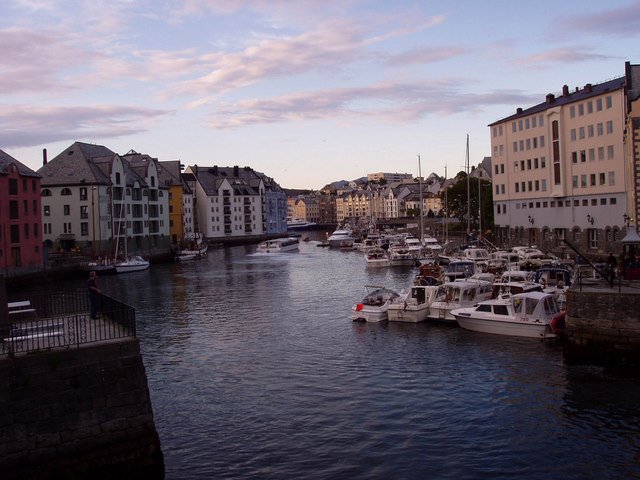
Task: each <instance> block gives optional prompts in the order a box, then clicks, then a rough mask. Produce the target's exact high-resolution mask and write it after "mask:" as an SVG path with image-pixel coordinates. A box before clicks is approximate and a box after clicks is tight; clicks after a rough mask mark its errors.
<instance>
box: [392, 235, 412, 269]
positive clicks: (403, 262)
mask: <svg viewBox="0 0 640 480" xmlns="http://www.w3.org/2000/svg"><path fill="white" fill-rule="evenodd" d="M388 253H389V264H390V265H391V266H392V267H399V266H411V265H413V264H414V263H415V258H414V256H413V254H412V252H411V250H410V249H409V247H408V246H407V244H406V242H405V241H404V239H400V240H396V241H395V242H393V243H392V244H391V245H389V250H388Z"/></svg>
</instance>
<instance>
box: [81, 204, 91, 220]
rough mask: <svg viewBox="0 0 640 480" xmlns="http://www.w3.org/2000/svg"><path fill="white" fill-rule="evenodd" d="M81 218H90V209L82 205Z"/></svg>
mask: <svg viewBox="0 0 640 480" xmlns="http://www.w3.org/2000/svg"><path fill="white" fill-rule="evenodd" d="M80 218H81V219H84V218H89V207H88V206H86V205H81V206H80Z"/></svg>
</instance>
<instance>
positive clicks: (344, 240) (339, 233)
mask: <svg viewBox="0 0 640 480" xmlns="http://www.w3.org/2000/svg"><path fill="white" fill-rule="evenodd" d="M353 241H354V238H353V234H352V232H351V230H350V229H348V228H337V229H336V230H334V232H333V233H332V234H331V235H330V236H329V238H327V243H328V244H329V246H330V247H335V248H345V246H347V245H349V246H351V247H352V246H353Z"/></svg>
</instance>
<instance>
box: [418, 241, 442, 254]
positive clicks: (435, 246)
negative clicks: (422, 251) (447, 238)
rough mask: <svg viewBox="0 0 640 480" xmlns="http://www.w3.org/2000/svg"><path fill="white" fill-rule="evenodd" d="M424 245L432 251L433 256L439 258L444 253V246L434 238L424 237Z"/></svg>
mask: <svg viewBox="0 0 640 480" xmlns="http://www.w3.org/2000/svg"><path fill="white" fill-rule="evenodd" d="M422 245H424V247H425V248H426V249H428V250H430V251H431V252H432V254H433V256H438V254H439V253H440V252H441V251H442V245H440V243H439V242H438V240H437V239H435V238H433V237H422Z"/></svg>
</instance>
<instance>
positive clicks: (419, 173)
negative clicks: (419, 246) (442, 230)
mask: <svg viewBox="0 0 640 480" xmlns="http://www.w3.org/2000/svg"><path fill="white" fill-rule="evenodd" d="M418 186H419V188H420V208H419V209H418V213H419V215H420V243H422V239H423V238H424V220H423V219H424V215H423V212H422V209H423V205H422V203H423V202H422V169H421V167H420V155H418Z"/></svg>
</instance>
